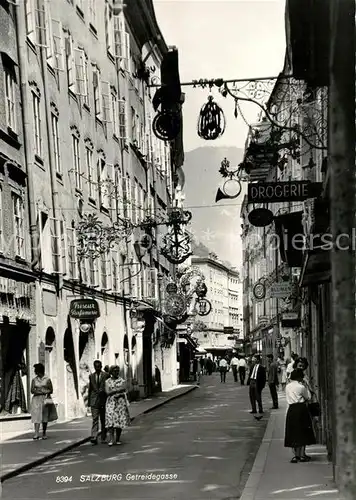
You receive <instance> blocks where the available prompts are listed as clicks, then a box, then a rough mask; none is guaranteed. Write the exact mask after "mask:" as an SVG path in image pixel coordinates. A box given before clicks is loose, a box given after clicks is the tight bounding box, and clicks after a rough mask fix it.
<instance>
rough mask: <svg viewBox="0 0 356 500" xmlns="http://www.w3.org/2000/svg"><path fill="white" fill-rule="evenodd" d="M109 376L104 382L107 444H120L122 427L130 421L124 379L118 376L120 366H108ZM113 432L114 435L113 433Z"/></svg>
mask: <svg viewBox="0 0 356 500" xmlns="http://www.w3.org/2000/svg"><path fill="white" fill-rule="evenodd" d="M109 373H110V378H108V379H107V380H106V382H105V392H106V394H107V396H108V397H107V399H106V406H105V427H106V429H107V435H108V445H109V446H112V445H113V444H115V443H117V444H121V443H120V437H121V432H122V429H125V427H128V426H129V425H130V423H131V418H130V413H129V408H128V401H127V395H126V381H125V380H124V379H123V378H121V377H120V368H119V367H118V366H116V365H114V366H112V367H111V368H110V371H109ZM114 433H115V434H116V435H114Z"/></svg>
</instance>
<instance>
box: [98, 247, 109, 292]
mask: <svg viewBox="0 0 356 500" xmlns="http://www.w3.org/2000/svg"><path fill="white" fill-rule="evenodd" d="M107 264H108V262H107V255H106V254H101V256H100V278H101V279H100V281H101V283H100V285H101V289H102V290H107V289H108V275H107V268H108V265H107Z"/></svg>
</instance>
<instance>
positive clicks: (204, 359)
mask: <svg viewBox="0 0 356 500" xmlns="http://www.w3.org/2000/svg"><path fill="white" fill-rule="evenodd" d="M205 361H206V358H203V356H202V357H201V358H200V361H199V363H200V370H201V373H202V375H206V373H205Z"/></svg>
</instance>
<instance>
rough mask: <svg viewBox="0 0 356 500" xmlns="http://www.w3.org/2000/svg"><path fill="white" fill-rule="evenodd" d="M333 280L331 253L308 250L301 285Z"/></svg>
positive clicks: (300, 280)
mask: <svg viewBox="0 0 356 500" xmlns="http://www.w3.org/2000/svg"><path fill="white" fill-rule="evenodd" d="M330 280H331V266H330V253H329V252H327V251H325V250H324V251H323V250H321V251H320V252H308V253H307V254H306V255H305V260H304V262H303V267H302V271H301V273H300V277H299V286H300V287H304V286H309V285H318V284H320V283H327V282H329V281H330Z"/></svg>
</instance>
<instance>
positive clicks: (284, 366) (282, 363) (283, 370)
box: [277, 356, 287, 391]
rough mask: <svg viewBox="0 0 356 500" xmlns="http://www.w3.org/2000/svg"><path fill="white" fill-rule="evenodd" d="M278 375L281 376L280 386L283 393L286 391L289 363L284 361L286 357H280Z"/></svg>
mask: <svg viewBox="0 0 356 500" xmlns="http://www.w3.org/2000/svg"><path fill="white" fill-rule="evenodd" d="M277 363H278V368H279V369H278V375H279V384H280V386H281V388H282V391H284V390H285V388H286V384H287V363H286V361H285V359H284V356H279V358H278V360H277Z"/></svg>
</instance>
